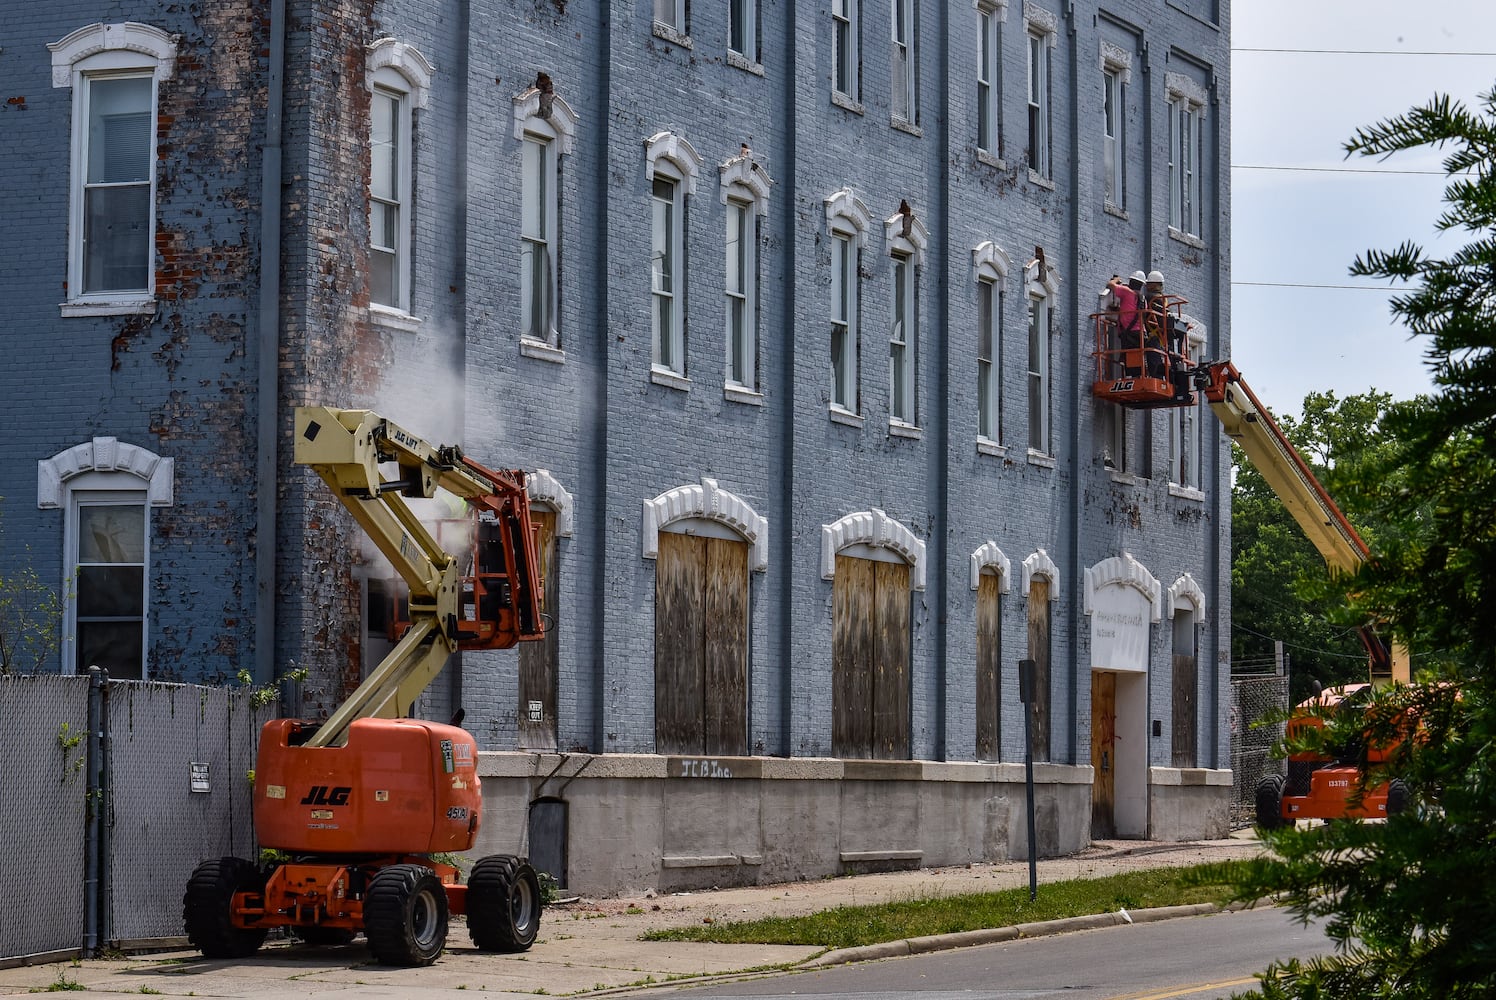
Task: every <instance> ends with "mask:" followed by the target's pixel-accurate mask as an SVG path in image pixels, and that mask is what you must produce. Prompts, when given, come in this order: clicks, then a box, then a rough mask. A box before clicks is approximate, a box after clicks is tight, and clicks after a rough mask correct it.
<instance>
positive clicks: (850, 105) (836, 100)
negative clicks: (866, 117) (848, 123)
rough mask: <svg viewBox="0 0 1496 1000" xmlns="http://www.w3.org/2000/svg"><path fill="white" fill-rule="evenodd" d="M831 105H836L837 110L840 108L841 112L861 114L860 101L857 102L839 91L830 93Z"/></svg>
mask: <svg viewBox="0 0 1496 1000" xmlns="http://www.w3.org/2000/svg"><path fill="white" fill-rule="evenodd" d="M831 103H832V104H834V105H836V106H837V107H838V108H841V109H842V110H843V111H850V112H852V113H853V114H854V115H860V114H862V113H863V110H862V102H861V101H859V100H857V99H856V98H855V97H852V96H851V95H850V94H843V93H842V92H841V91H839V90H833V91H832V92H831Z"/></svg>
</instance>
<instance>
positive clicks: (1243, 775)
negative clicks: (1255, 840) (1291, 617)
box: [1230, 674, 1288, 826]
mask: <svg viewBox="0 0 1496 1000" xmlns="http://www.w3.org/2000/svg"><path fill="white" fill-rule="evenodd" d="M1286 708H1288V677H1287V676H1285V675H1282V674H1236V675H1233V676H1232V678H1231V717H1230V724H1231V786H1232V800H1231V823H1232V825H1233V826H1250V825H1251V824H1252V823H1253V822H1254V821H1255V818H1256V817H1255V805H1256V803H1255V795H1256V791H1257V783H1258V782H1259V781H1261V780H1262V778H1263V776H1264V775H1268V774H1284V773H1285V772H1286V762H1285V761H1284V760H1282V759H1281V758H1276V759H1275V758H1274V757H1273V756H1272V748H1273V746H1274V744H1276V743H1277V742H1278V741H1280V740H1281V739H1283V723H1282V722H1274V723H1263V722H1262V720H1263V719H1264V718H1265V717H1267V716H1268V715H1270V714H1272V713H1274V712H1282V711H1283V710H1284V709H1286Z"/></svg>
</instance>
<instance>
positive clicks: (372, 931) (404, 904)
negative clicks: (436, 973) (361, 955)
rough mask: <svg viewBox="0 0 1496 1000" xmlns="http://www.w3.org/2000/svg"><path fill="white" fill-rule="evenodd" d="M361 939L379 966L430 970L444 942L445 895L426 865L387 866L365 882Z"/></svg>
mask: <svg viewBox="0 0 1496 1000" xmlns="http://www.w3.org/2000/svg"><path fill="white" fill-rule="evenodd" d="M364 936H365V937H367V938H368V939H369V953H370V954H371V955H373V956H374V960H375V961H376V962H378V963H379V964H380V965H406V966H415V965H430V964H431V963H432V962H434V961H436V957H437V956H438V955H440V954H441V953H442V948H443V947H445V946H446V943H447V890H446V889H445V888H444V887H443V886H442V883H441V879H439V878H437V877H436V873H435V872H433V871H432V870H431V869H430V868H427V867H426V866H425V865H409V864H406V865H390V866H389V867H388V868H383V869H381V870H380V872H379V874H377V875H375V876H374V878H373V879H372V880H370V882H369V891H368V893H367V894H366V895H365V896H364Z"/></svg>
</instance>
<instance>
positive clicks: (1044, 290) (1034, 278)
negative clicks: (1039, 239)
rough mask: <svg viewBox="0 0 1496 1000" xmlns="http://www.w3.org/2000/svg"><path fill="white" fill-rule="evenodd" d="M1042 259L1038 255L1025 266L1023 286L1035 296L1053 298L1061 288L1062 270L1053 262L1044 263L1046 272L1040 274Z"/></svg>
mask: <svg viewBox="0 0 1496 1000" xmlns="http://www.w3.org/2000/svg"><path fill="white" fill-rule="evenodd" d="M1040 266H1041V265H1040V261H1039V258H1038V257H1035V258H1034V259H1033V260H1031V261H1029V262H1028V263H1027V264H1025V265H1024V267H1023V287H1024V290H1025V291H1026V292H1028V294H1029V295H1030V296H1031V297H1033V298H1044V299H1051V300H1052V299H1053V298H1054V297H1055V295H1056V294H1058V293H1059V290H1060V272H1059V270H1058V269H1057V268H1055V266H1054V265H1053V264H1049V263H1045V264H1043V269H1044V273H1043V274H1040V273H1039V269H1040Z"/></svg>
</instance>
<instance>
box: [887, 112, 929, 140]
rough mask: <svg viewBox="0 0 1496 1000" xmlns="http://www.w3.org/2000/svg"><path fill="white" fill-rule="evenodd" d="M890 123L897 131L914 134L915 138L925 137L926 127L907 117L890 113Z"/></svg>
mask: <svg viewBox="0 0 1496 1000" xmlns="http://www.w3.org/2000/svg"><path fill="white" fill-rule="evenodd" d="M888 125H889V127H890V128H892V129H894V130H895V131H898V132H905V133H907V134H909V135H912V136H914V137H915V138H923V137H924V134H925V130H924V129H922V128H920V127H919V126H918V125H916V124H914V123H913V122H911V121H908V120H907V119H904V118H900V117H899V116H898V115H890V116H889V119H888Z"/></svg>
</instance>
